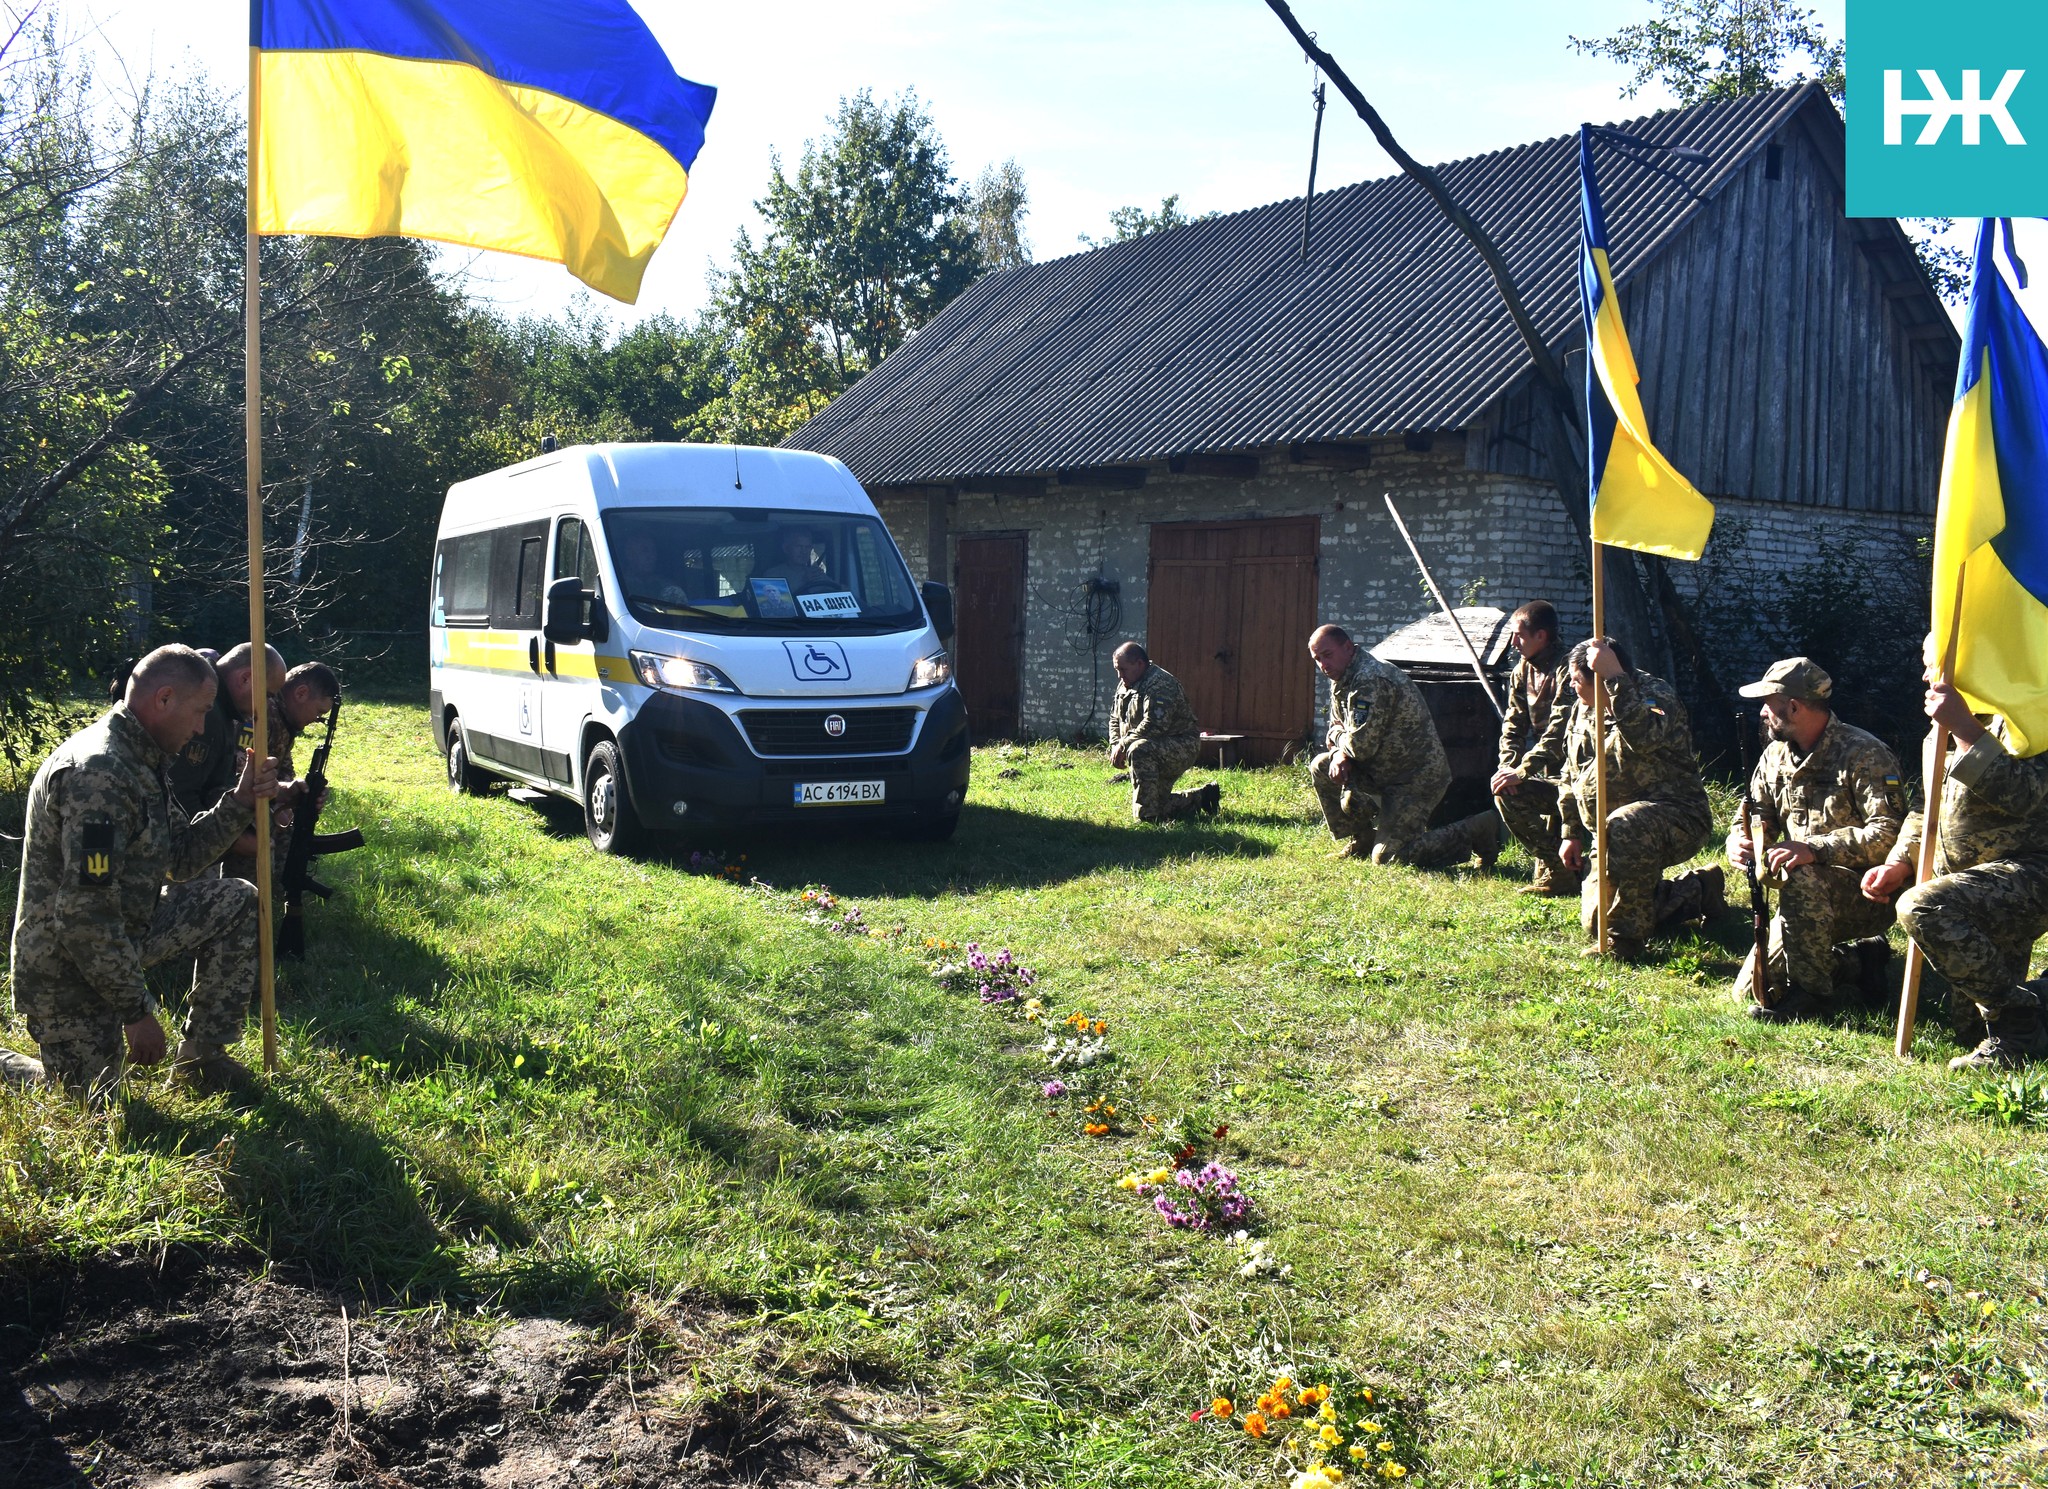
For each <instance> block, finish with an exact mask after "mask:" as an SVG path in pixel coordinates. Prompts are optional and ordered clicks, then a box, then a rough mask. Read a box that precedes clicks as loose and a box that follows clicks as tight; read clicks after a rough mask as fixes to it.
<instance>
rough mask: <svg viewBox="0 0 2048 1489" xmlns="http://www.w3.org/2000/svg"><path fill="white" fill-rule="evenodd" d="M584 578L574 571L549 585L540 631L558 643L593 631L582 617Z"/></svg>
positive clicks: (580, 637) (559, 644)
mask: <svg viewBox="0 0 2048 1489" xmlns="http://www.w3.org/2000/svg"><path fill="white" fill-rule="evenodd" d="M583 600H584V590H583V581H582V580H580V579H578V578H576V577H575V576H574V575H573V574H572V575H570V576H569V577H568V578H566V579H557V580H556V581H555V582H554V583H553V584H550V585H549V586H548V598H547V606H546V608H545V609H544V610H543V611H542V612H541V614H542V616H543V619H542V621H541V627H540V630H541V634H542V635H543V636H545V637H547V638H548V640H550V641H552V642H554V643H555V644H556V645H558V646H564V645H569V644H571V643H574V642H577V641H581V640H582V639H583V638H584V637H585V636H587V635H589V634H590V628H589V627H588V626H587V625H585V624H584V620H583Z"/></svg>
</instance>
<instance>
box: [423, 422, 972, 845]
mask: <svg viewBox="0 0 2048 1489" xmlns="http://www.w3.org/2000/svg"><path fill="white" fill-rule="evenodd" d="M952 611H953V605H952V597H951V595H950V594H949V593H948V592H947V590H946V588H945V586H944V585H940V584H934V583H927V584H925V585H923V586H922V587H921V588H920V586H918V585H917V584H915V583H913V582H912V580H911V577H910V572H909V570H908V568H907V567H906V566H905V564H904V562H903V555H902V554H901V553H900V552H899V551H898V550H897V547H896V544H895V542H894V540H893V539H891V538H890V536H889V532H888V529H887V528H886V527H884V526H883V525H882V520H881V518H880V516H879V515H878V514H877V513H876V511H875V506H874V503H873V502H871V501H870V500H869V499H868V495H867V493H866V492H865V491H863V490H862V489H861V487H860V483H859V482H857V481H855V480H854V478H853V474H852V472H850V471H849V470H847V468H846V467H845V466H844V465H842V464H840V463H839V462H838V461H837V460H833V459H831V458H830V457H828V456H824V455H815V454H811V453H810V452H808V451H801V450H769V449H756V448H752V447H747V446H733V445H679V444H645V445H578V446H574V447H570V448H564V449H561V450H554V451H550V452H548V453H547V454H544V455H541V456H540V457H538V458H536V459H533V460H528V461H525V462H523V463H521V464H519V465H514V466H508V467H507V468H505V469H504V470H496V471H492V472H490V473H489V474H487V475H481V476H478V477H476V478H475V479H473V480H468V481H460V482H457V483H456V484H455V485H454V486H451V487H450V488H449V490H448V500H447V503H446V505H445V506H444V507H443V509H442V512H441V525H440V529H439V532H438V534H437V538H436V542H435V544H434V572H433V610H432V615H431V618H430V625H431V660H430V668H431V680H430V684H429V685H430V687H431V689H432V692H431V695H430V701H431V704H432V708H433V719H434V739H435V742H436V743H437V744H438V745H439V747H440V749H441V752H442V754H443V755H444V757H445V758H446V760H447V762H448V780H449V782H450V784H451V785H453V786H454V787H455V788H456V789H458V790H463V791H471V792H480V791H482V790H484V789H486V788H487V787H488V786H489V784H490V783H491V781H492V780H494V779H497V778H503V779H505V780H509V781H514V782H519V783H523V784H525V785H527V786H532V787H536V788H538V789H540V790H542V791H548V792H552V793H554V794H555V795H558V796H563V797H567V798H569V799H571V800H574V801H577V802H579V803H581V804H582V807H583V821H584V826H585V830H586V831H587V832H588V834H589V836H590V841H591V842H592V843H593V844H595V845H596V847H597V848H598V849H599V850H600V851H602V852H607V853H616V852H624V851H627V850H629V849H630V848H632V847H633V846H634V845H635V844H636V843H637V842H638V841H639V840H640V838H641V836H642V835H643V834H644V833H646V832H649V831H657V830H663V829H670V830H694V829H712V830H715V829H719V828H729V827H737V826H743V825H748V824H758V823H796V822H817V821H855V822H860V823H870V822H872V823H876V824H881V823H888V824H892V825H894V826H896V827H899V828H902V829H905V830H907V831H909V832H910V833H911V834H913V835H916V836H922V837H930V838H944V837H949V836H950V835H951V834H952V832H953V828H954V826H955V824H956V823H957V822H958V821H959V818H960V806H961V802H962V801H963V800H964V799H965V797H966V794H967V776H968V748H967V744H968V741H967V710H966V707H965V705H964V704H963V703H962V702H961V698H960V693H959V690H958V689H957V688H955V687H954V685H953V671H952V662H951V659H950V657H949V656H948V653H947V647H948V645H949V644H950V642H951V640H952V630H953V616H952Z"/></svg>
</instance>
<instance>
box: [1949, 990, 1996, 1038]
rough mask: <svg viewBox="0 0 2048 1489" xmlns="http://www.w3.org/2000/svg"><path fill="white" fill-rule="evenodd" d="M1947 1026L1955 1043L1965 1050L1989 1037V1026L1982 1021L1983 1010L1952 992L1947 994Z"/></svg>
mask: <svg viewBox="0 0 2048 1489" xmlns="http://www.w3.org/2000/svg"><path fill="white" fill-rule="evenodd" d="M1948 1027H1949V1032H1950V1033H1952V1034H1954V1035H1955V1037H1956V1043H1957V1044H1959V1045H1961V1046H1962V1047H1963V1048H1964V1049H1966V1050H1967V1049H1975V1048H1976V1047H1977V1046H1978V1045H1980V1044H1982V1043H1983V1042H1984V1041H1985V1040H1987V1039H1989V1038H1990V1037H1991V1027H1990V1025H1988V1024H1986V1023H1985V1022H1984V1010H1983V1009H1981V1008H1979V1007H1978V1006H1977V1005H1976V1004H1974V1003H1972V1002H1971V1001H1970V1000H1969V999H1968V998H1963V997H1958V996H1957V995H1956V994H1954V993H1950V994H1949V1009H1948Z"/></svg>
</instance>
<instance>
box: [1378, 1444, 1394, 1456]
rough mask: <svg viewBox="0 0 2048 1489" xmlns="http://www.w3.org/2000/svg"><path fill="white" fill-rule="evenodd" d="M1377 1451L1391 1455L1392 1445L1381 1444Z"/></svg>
mask: <svg viewBox="0 0 2048 1489" xmlns="http://www.w3.org/2000/svg"><path fill="white" fill-rule="evenodd" d="M1379 1449H1380V1451H1381V1452H1382V1453H1391V1452H1393V1451H1394V1445H1393V1444H1392V1443H1390V1442H1383V1443H1381V1444H1380V1445H1379Z"/></svg>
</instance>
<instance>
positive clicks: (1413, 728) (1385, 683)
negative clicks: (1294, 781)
mask: <svg viewBox="0 0 2048 1489" xmlns="http://www.w3.org/2000/svg"><path fill="white" fill-rule="evenodd" d="M1308 651H1309V655H1310V656H1311V657H1313V658H1315V664H1316V666H1317V668H1318V669H1320V670H1321V672H1322V674H1323V676H1325V677H1327V678H1329V680H1330V726H1329V732H1328V734H1327V735H1326V736H1325V738H1326V742H1327V743H1328V745H1329V748H1328V749H1327V750H1325V751H1324V752H1323V753H1322V754H1320V755H1318V756H1316V757H1315V759H1314V760H1313V761H1312V762H1310V765H1309V779H1310V780H1311V781H1313V782H1314V783H1315V790H1316V800H1317V801H1318V802H1319V803H1321V805H1322V809H1323V821H1325V822H1326V823H1328V824H1329V827H1330V835H1331V836H1332V837H1334V838H1336V839H1337V840H1338V842H1340V843H1341V844H1343V846H1342V847H1340V848H1339V849H1338V850H1337V856H1338V857H1340V858H1365V857H1368V856H1369V857H1370V858H1371V859H1372V861H1373V862H1374V863H1409V864H1414V865H1415V866H1416V867H1417V868H1448V867H1449V866H1450V865H1452V864H1459V863H1463V862H1464V861H1465V860H1466V859H1467V858H1470V857H1471V856H1472V855H1473V854H1474V853H1477V854H1478V855H1479V862H1480V863H1481V864H1482V865H1483V866H1486V867H1489V868H1490V867H1491V866H1492V865H1493V861H1494V860H1495V859H1496V858H1498V857H1499V856H1500V831H1501V829H1500V818H1499V817H1498V816H1497V815H1495V814H1494V813H1493V812H1492V811H1490V810H1489V811H1485V812H1479V813H1476V814H1475V815H1473V816H1470V817H1466V818H1463V819H1461V820H1459V821H1457V822H1452V823H1448V824H1446V825H1445V826H1443V827H1438V828H1434V829H1432V828H1430V826H1429V819H1430V816H1431V814H1432V813H1434V812H1435V811H1436V809H1437V807H1438V806H1439V805H1440V804H1441V803H1442V801H1443V799H1444V793H1445V792H1446V791H1448V790H1449V789H1450V785H1451V762H1450V758H1449V757H1448V756H1446V755H1445V754H1444V742H1443V740H1442V739H1440V738H1438V736H1437V732H1436V721H1435V720H1434V719H1432V718H1431V717H1430V716H1429V705H1428V704H1427V703H1424V702H1423V701H1422V693H1421V691H1420V690H1419V689H1418V688H1417V687H1416V686H1415V683H1414V681H1413V680H1412V679H1410V677H1409V676H1408V674H1407V673H1405V672H1403V671H1402V670H1401V669H1400V668H1399V667H1395V666H1392V665H1391V664H1389V663H1386V662H1382V661H1381V660H1380V659H1379V658H1378V657H1375V656H1374V655H1372V653H1370V652H1368V651H1367V650H1366V649H1365V648H1364V647H1362V646H1358V645H1356V644H1355V643H1354V642H1353V641H1352V639H1351V637H1350V636H1349V635H1348V634H1346V633H1345V632H1344V631H1343V630H1342V629H1341V628H1340V627H1337V626H1322V627H1319V628H1318V629H1317V630H1316V632H1315V634H1314V635H1312V636H1310V637H1309V638H1308Z"/></svg>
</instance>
